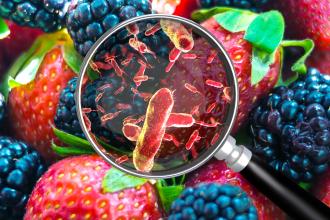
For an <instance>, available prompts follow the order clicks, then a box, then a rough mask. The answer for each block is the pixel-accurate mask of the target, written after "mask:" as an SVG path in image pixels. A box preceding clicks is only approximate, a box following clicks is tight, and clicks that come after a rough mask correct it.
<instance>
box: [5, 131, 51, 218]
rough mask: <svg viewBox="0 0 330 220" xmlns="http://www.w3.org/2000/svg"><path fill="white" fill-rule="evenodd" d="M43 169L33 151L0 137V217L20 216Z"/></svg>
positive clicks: (16, 142) (43, 165)
mask: <svg viewBox="0 0 330 220" xmlns="http://www.w3.org/2000/svg"><path fill="white" fill-rule="evenodd" d="M45 170H46V166H45V164H44V162H43V161H42V159H41V156H40V155H39V154H38V152H37V151H35V150H33V149H32V148H30V147H28V146H27V145H26V144H25V143H23V142H20V141H16V140H13V139H11V138H8V137H3V136H1V137H0V185H1V188H0V189H1V190H0V219H12V220H14V219H22V218H23V215H24V213H25V205H26V202H27V200H28V198H29V195H30V193H31V191H32V189H33V187H34V185H35V183H36V182H37V180H38V179H39V177H40V176H41V175H42V174H43V173H44V171H45Z"/></svg>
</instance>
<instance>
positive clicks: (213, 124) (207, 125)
mask: <svg viewBox="0 0 330 220" xmlns="http://www.w3.org/2000/svg"><path fill="white" fill-rule="evenodd" d="M195 124H197V125H200V126H203V127H208V128H215V127H218V126H219V125H220V123H219V122H215V123H212V124H209V123H206V122H204V121H196V122H195Z"/></svg>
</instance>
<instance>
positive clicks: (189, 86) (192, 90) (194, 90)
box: [184, 83, 200, 93]
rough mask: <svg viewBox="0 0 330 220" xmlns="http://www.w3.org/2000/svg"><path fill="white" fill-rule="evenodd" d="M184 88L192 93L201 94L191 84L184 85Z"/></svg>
mask: <svg viewBox="0 0 330 220" xmlns="http://www.w3.org/2000/svg"><path fill="white" fill-rule="evenodd" d="M184 87H185V88H186V89H188V90H189V91H190V92H192V93H200V92H199V91H198V90H197V88H196V87H195V86H193V85H191V84H190V83H185V84H184Z"/></svg>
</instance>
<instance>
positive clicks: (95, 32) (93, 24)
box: [67, 0, 151, 56]
mask: <svg viewBox="0 0 330 220" xmlns="http://www.w3.org/2000/svg"><path fill="white" fill-rule="evenodd" d="M150 13H151V4H150V2H149V1H148V0H78V1H77V3H76V5H75V6H73V5H72V7H70V10H69V12H68V16H67V28H68V31H69V34H70V35H71V37H72V39H73V41H74V42H75V47H76V49H77V50H78V52H79V53H80V54H82V55H83V56H84V55H86V53H87V52H88V50H89V49H90V48H91V46H92V45H93V44H94V42H95V41H96V40H97V39H98V38H99V37H100V36H101V35H102V34H103V33H105V32H106V31H107V30H109V29H111V28H112V27H114V26H115V25H117V24H118V23H119V22H121V21H124V20H127V19H129V18H132V17H136V16H140V15H144V14H150ZM115 41H116V39H113V42H115Z"/></svg>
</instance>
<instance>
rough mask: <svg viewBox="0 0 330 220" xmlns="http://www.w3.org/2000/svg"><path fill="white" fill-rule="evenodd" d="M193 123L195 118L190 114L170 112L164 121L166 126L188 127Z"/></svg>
mask: <svg viewBox="0 0 330 220" xmlns="http://www.w3.org/2000/svg"><path fill="white" fill-rule="evenodd" d="M193 124H195V119H194V118H193V117H192V115H191V114H185V113H171V114H170V117H169V119H168V120H167V122H166V127H174V128H189V127H191V126H193Z"/></svg>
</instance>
